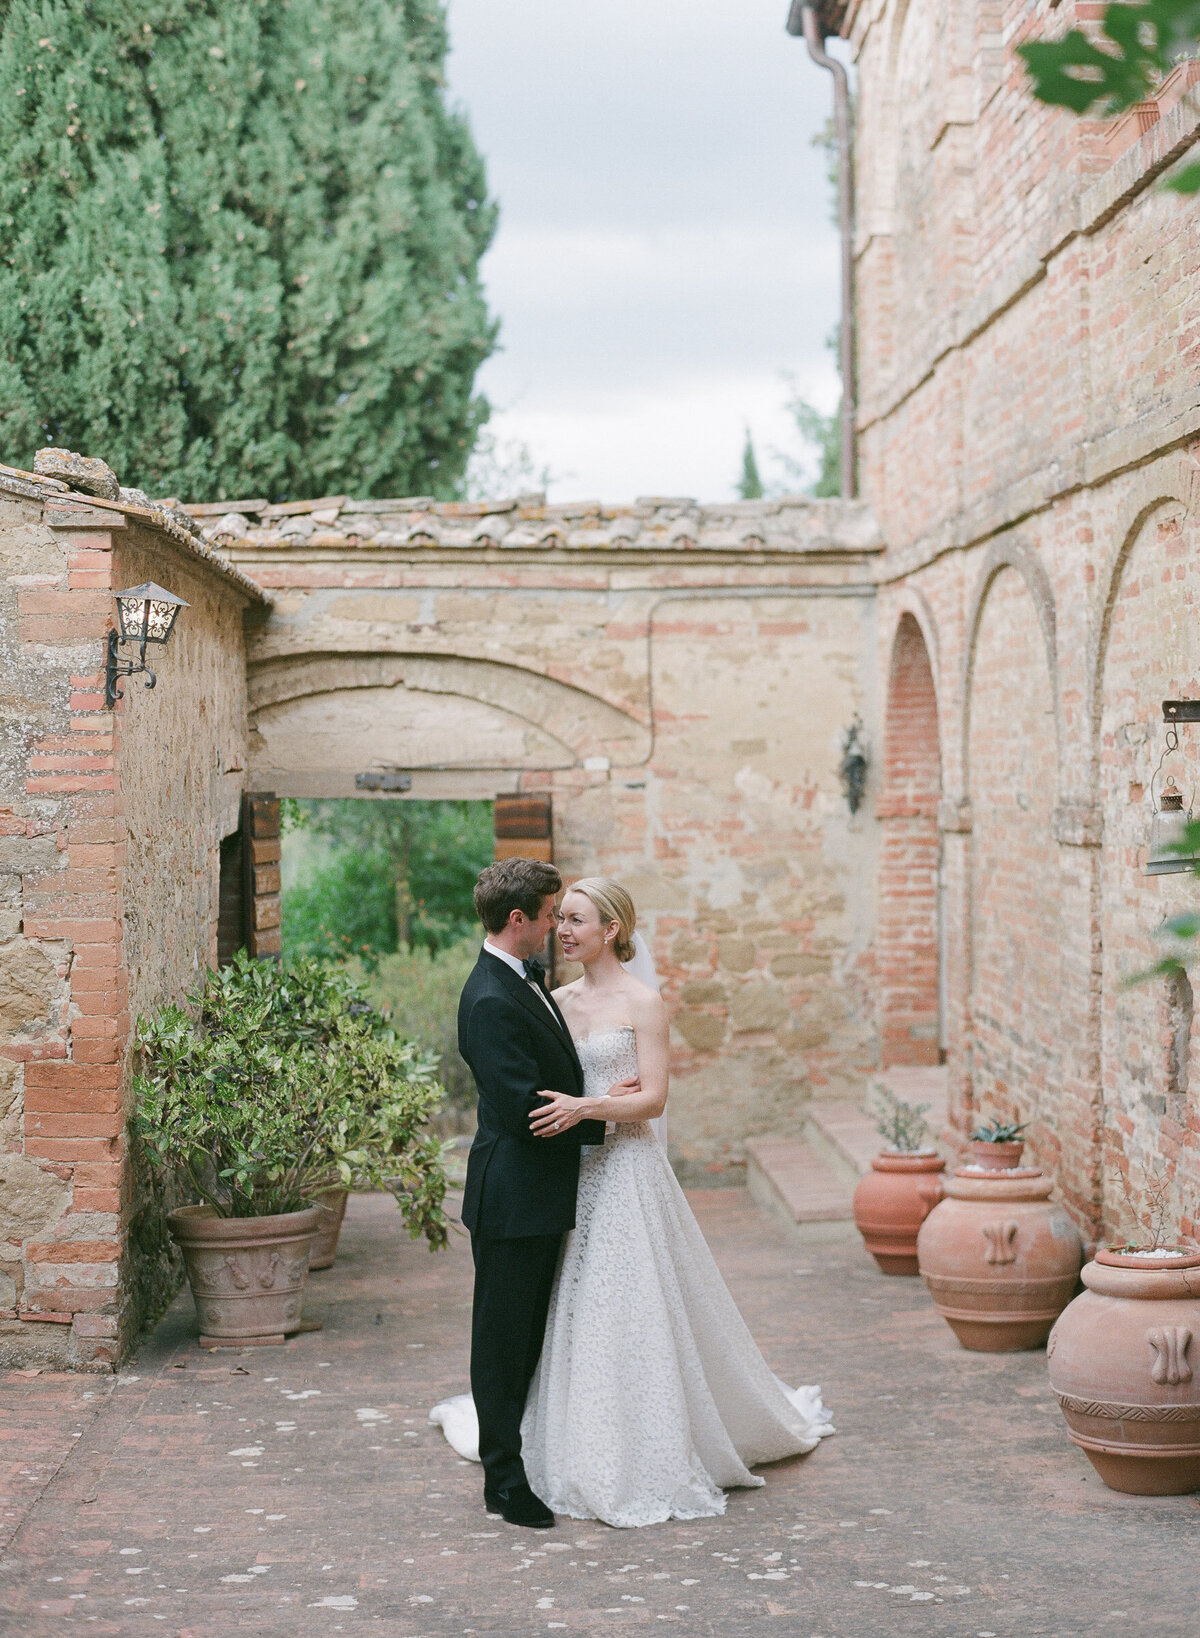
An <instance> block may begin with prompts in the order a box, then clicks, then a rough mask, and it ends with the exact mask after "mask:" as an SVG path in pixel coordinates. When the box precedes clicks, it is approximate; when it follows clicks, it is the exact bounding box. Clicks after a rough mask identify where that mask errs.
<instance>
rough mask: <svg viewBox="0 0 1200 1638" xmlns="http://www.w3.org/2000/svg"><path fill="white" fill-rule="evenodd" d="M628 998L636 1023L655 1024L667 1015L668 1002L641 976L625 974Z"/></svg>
mask: <svg viewBox="0 0 1200 1638" xmlns="http://www.w3.org/2000/svg"><path fill="white" fill-rule="evenodd" d="M625 984H626V990H625V995H626V999H627V1000H628V1002H629V1010H630V1012H631V1013H632V1015H633V1021H634V1023H635V1024H655V1023H658V1022H659V1020H660V1019H662V1018H665V1017H666V1016H667V1004H666V1002H665V1001H664V1000H663V998H662V996H661V995H660V994H659V993H658V991H657V990H656V989H652V988H651V986H650V985H649V984H643V983H642V981H641V979H640V978H634V977H633V976H632V975H631V974H629V973H626V975H625Z"/></svg>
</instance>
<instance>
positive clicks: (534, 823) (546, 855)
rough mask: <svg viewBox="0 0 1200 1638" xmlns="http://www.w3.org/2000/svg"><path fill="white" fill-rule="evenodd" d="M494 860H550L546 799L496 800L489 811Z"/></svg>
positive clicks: (551, 846)
mask: <svg viewBox="0 0 1200 1638" xmlns="http://www.w3.org/2000/svg"><path fill="white" fill-rule="evenodd" d="M492 822H493V828H494V831H495V839H496V840H495V853H494V857H495V858H497V859H544V860H545V862H546V863H547V864H549V863H550V862H551V861H552V859H553V857H554V826H553V822H552V816H551V811H550V798H549V796H498V797H497V798H496V801H495V805H494V807H493V809H492Z"/></svg>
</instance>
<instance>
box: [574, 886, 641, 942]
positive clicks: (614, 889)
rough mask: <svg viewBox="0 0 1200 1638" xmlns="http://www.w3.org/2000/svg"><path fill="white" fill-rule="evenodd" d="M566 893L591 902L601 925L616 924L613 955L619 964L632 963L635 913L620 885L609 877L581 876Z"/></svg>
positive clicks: (627, 895)
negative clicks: (623, 962)
mask: <svg viewBox="0 0 1200 1638" xmlns="http://www.w3.org/2000/svg"><path fill="white" fill-rule="evenodd" d="M567 892H568V893H582V894H583V896H584V898H585V899H591V901H592V903H593V904H594V905H595V906H596V909H597V910H598V911H599V912H600V920H601V922H603V923H608V922H610V921H615V922H616V924H617V936H616V938H615V939H614V940H613V951H614V953H615V955H616V958H617V960H618V961H632V960H633V951H634V946H633V930H634V928H635V927H636V926H637V911H636V910H635V909H634V907H633V900H632V899H631V898H630V896H629V894H628V893H627V892H626V891H625V889H624V888H623V887H622V886H621V884H620V882H614V881H613V879H612V877H611V876H583V877H581V878H580V879H579V881H577V882H572V883H571V884H570V886H569V887H568V888H567Z"/></svg>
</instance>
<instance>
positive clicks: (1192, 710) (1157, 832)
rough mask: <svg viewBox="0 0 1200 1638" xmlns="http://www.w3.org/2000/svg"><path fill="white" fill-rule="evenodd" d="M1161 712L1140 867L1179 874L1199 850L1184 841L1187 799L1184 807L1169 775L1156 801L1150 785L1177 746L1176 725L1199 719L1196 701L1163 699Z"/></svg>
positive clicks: (1198, 861)
mask: <svg viewBox="0 0 1200 1638" xmlns="http://www.w3.org/2000/svg"><path fill="white" fill-rule="evenodd" d="M1162 713H1163V721H1164V722H1165V723H1166V724H1167V741H1166V745H1165V746H1164V748H1163V754H1162V755H1161V756H1160V757H1159V759H1158V767H1157V768H1156V769H1155V770H1154V774H1153V777H1152V778H1151V780H1150V806H1151V807H1152V808H1153V810H1154V817H1153V819H1151V821H1150V849H1149V852H1148V853H1147V855H1146V864H1145V869H1144V874H1145V875H1147V876H1175V875H1182V874H1184V873H1185V872H1191V871H1193V870H1195V869H1196V868H1197V867H1198V866H1200V853H1195V852H1193V851H1192V850H1191V848H1190V847H1189V846H1188V842H1187V828H1188V826H1189V824H1191V822H1192V806H1191V802H1190V800H1189V802H1188V806H1187V808H1186V810H1185V808H1184V805H1183V802H1184V798H1183V792H1182V791H1181V790H1180V789H1179V787H1178V785H1176V783H1175V781H1174V779H1173V778H1172V777H1171V776H1170V775H1168V776H1167V782H1166V784H1165V785H1164V786H1163V788H1162V795H1161V796H1160V797H1159V799H1158V802H1157V803H1156V802H1155V800H1154V785H1155V781H1156V780H1157V779H1158V776H1159V774H1161V773H1162V766H1163V763H1164V762H1165V761H1166V760H1167V758H1168V756H1170V755H1172V754H1173V753H1174V752H1175V751H1177V750H1178V749H1179V724H1180V723H1181V722H1200V700H1164V701H1163V702H1162Z"/></svg>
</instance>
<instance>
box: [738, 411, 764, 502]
mask: <svg viewBox="0 0 1200 1638" xmlns="http://www.w3.org/2000/svg"><path fill="white" fill-rule="evenodd" d="M737 492H738V494H739V495H740V496H741V498H742V499H743V500H761V499H762V498H763V496H764V495H765V494H766V490H765V489H764V488H763V481H762V479H761V478H760V477H759V475H758V457H757V456H756V455H755V453H754V439H753V438H752V437H751V436H750V428H749V427H747V428H746V442H745V445H744V447H743V449H742V475H741V477H740V478H739V479H738V484H737Z"/></svg>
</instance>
